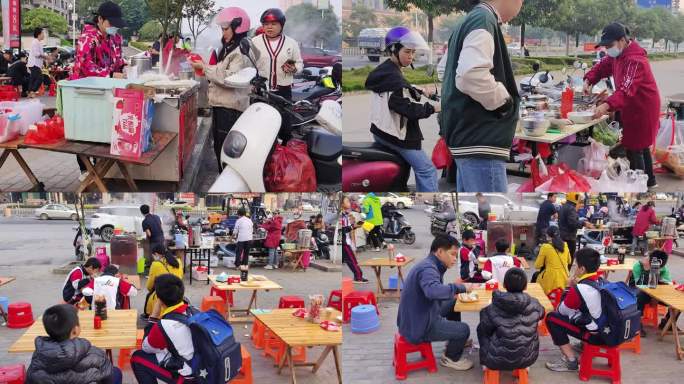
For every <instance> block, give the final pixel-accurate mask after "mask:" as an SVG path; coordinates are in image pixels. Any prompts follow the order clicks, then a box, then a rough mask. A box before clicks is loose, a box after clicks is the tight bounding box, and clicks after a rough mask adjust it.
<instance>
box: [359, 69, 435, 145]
mask: <svg viewBox="0 0 684 384" xmlns="http://www.w3.org/2000/svg"><path fill="white" fill-rule="evenodd" d="M365 86H366V89H368V90H370V91H373V92H375V93H384V92H391V95H390V98H389V109H390V110H391V111H392V112H395V113H398V114H399V115H401V124H402V125H404V124H405V125H406V138H405V139H404V140H401V139H399V138H398V137H395V136H392V135H390V134H389V133H386V132H383V131H382V130H380V129H378V127H376V126H375V125H374V124H371V133H373V134H375V135H377V136H380V138H382V139H383V140H385V141H388V142H390V143H392V144H394V145H396V146H399V147H402V148H407V149H421V141H423V134H422V132H421V131H420V123H419V120H420V119H425V118H428V117H430V116H431V115H432V114H433V113H435V108H434V107H433V106H432V104H430V103H427V102H426V103H425V104H420V103H418V101H420V97H421V96H420V94H418V93H417V92H416V91H415V90H414V89H413V87H412V86H411V85H410V84H409V83H408V82H407V81H406V79H404V76H403V75H402V73H401V69H399V66H397V65H396V64H394V63H393V62H392V60H390V59H387V60H385V62H384V63H382V64H380V65H378V66H377V67H376V68H375V69H374V70H373V71H371V73H370V74H368V78H367V79H366V84H365ZM404 89H407V90H408V92H409V93H410V94H411V98H408V97H404V94H403V90H404ZM411 99H413V100H411Z"/></svg>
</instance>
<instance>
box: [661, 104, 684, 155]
mask: <svg viewBox="0 0 684 384" xmlns="http://www.w3.org/2000/svg"><path fill="white" fill-rule="evenodd" d="M655 147H656V150H657V151H656V154H658V152H661V151H663V152H665V153H666V154H667V155H668V156H674V157H676V158H677V160H678V161H677V162H678V163H684V121H678V120H675V117H674V115H668V116H667V117H665V118H663V119H661V120H660V128H659V129H658V134H657V135H656V141H655Z"/></svg>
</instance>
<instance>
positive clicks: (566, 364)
mask: <svg viewBox="0 0 684 384" xmlns="http://www.w3.org/2000/svg"><path fill="white" fill-rule="evenodd" d="M546 368H548V369H550V370H552V371H554V372H572V371H577V370H579V362H578V361H577V359H575V360H573V361H570V360H568V359H567V358H566V357H565V356H561V357H560V358H559V359H558V360H556V361H547V362H546Z"/></svg>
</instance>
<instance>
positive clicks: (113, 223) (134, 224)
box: [89, 205, 144, 243]
mask: <svg viewBox="0 0 684 384" xmlns="http://www.w3.org/2000/svg"><path fill="white" fill-rule="evenodd" d="M143 219H144V216H143V214H142V213H141V212H140V206H139V205H108V206H104V207H100V208H98V210H97V211H96V212H95V213H94V214H93V216H91V218H90V225H89V227H90V228H92V230H93V231H94V232H95V234H96V235H99V236H100V238H101V239H102V241H104V242H107V243H108V242H110V241H111V240H112V237H113V236H114V228H118V227H121V228H123V230H124V232H135V233H136V234H138V236H142V233H143V231H142V222H143Z"/></svg>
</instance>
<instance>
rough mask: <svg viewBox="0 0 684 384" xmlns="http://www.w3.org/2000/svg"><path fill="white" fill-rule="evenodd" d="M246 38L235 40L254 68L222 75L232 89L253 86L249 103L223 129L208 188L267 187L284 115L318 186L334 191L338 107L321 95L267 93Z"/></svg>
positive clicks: (338, 165) (338, 169) (336, 185)
mask: <svg viewBox="0 0 684 384" xmlns="http://www.w3.org/2000/svg"><path fill="white" fill-rule="evenodd" d="M250 50H251V43H250V42H249V39H243V40H242V41H241V42H240V52H241V53H242V54H243V55H245V56H247V57H248V58H249V60H250V62H251V63H252V65H253V66H254V68H246V69H245V70H242V71H240V72H238V73H236V74H234V75H232V76H230V77H228V78H226V79H225V84H226V85H227V86H229V87H233V88H252V89H253V92H252V94H251V98H252V101H253V104H252V105H250V106H249V108H247V110H246V111H245V112H244V113H243V114H242V116H241V117H240V118H239V119H238V121H237V122H236V123H235V125H234V126H233V128H232V129H231V131H230V132H229V133H228V136H227V137H226V139H225V141H224V143H223V151H222V154H221V162H222V164H223V172H222V173H221V175H219V177H218V178H217V179H216V181H215V182H214V184H213V185H212V186H211V188H210V190H209V192H212V193H221V192H266V187H265V184H264V168H265V166H266V163H267V161H268V159H269V157H270V155H271V153H272V151H273V148H274V144H275V143H276V142H277V138H278V133H279V132H280V128H281V122H282V117H281V116H282V115H288V116H289V120H290V121H291V126H292V136H293V138H296V139H300V140H303V141H304V142H306V143H307V147H308V155H309V157H310V158H311V160H312V162H313V164H314V168H315V169H316V181H317V183H318V188H319V190H339V182H340V175H341V159H340V155H341V147H342V107H341V106H340V104H339V103H336V102H334V101H330V100H326V101H324V102H322V103H321V105H320V107H318V106H316V105H314V104H312V103H309V102H306V103H292V102H290V101H289V100H287V99H285V98H283V97H281V96H279V95H277V94H275V93H273V92H271V91H270V90H269V89H268V86H267V81H268V80H267V79H265V78H263V77H261V76H259V72H258V70H256V69H255V68H256V64H255V59H254V58H253V57H252V56H253V54H250Z"/></svg>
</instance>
